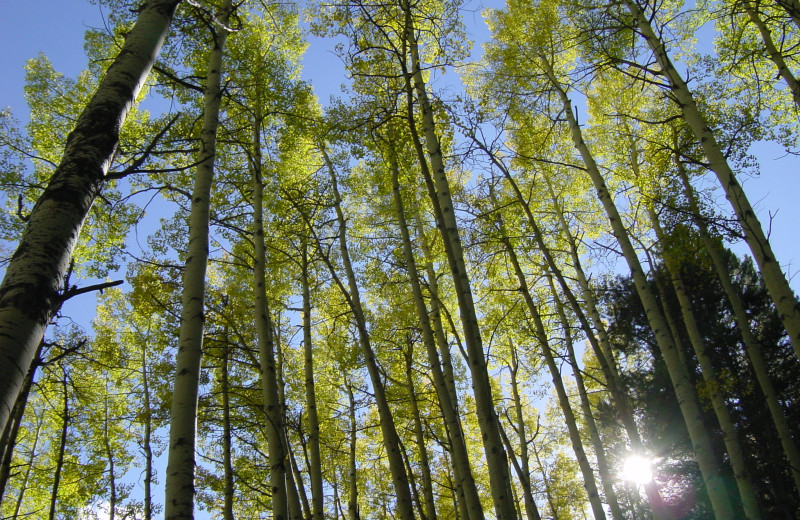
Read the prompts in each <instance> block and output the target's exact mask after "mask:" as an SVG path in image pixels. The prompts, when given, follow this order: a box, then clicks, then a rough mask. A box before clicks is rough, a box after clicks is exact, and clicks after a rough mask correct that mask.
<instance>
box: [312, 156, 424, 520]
mask: <svg viewBox="0 0 800 520" xmlns="http://www.w3.org/2000/svg"><path fill="white" fill-rule="evenodd" d="M321 152H322V155H323V157H324V159H325V163H326V165H327V167H328V170H329V173H330V179H331V187H332V189H333V196H334V209H335V210H336V218H337V220H338V222H339V248H340V250H341V254H342V263H343V264H344V268H345V272H346V274H347V284H348V288H345V287H344V285H343V284H340V289H341V291H342V294H343V295H344V296H345V299H346V300H347V303H348V305H349V306H350V309H351V310H352V312H353V317H354V320H355V323H356V327H357V328H358V334H359V345H360V347H361V351H362V353H363V355H364V362H365V364H366V366H367V372H368V373H369V378H370V382H371V383H372V390H373V392H374V395H375V403H376V405H377V408H378V415H379V416H380V419H381V421H380V422H381V433H382V434H383V445H384V447H385V448H386V456H387V458H388V460H389V471H390V473H391V475H392V484H393V486H394V490H395V493H396V504H395V506H396V510H397V514H398V516H399V517H400V518H401V519H402V520H413V519H414V504H413V500H412V498H411V490H410V488H409V483H408V474H407V473H406V469H405V464H404V463H403V456H402V453H401V450H402V447H401V445H400V436H399V435H398V434H397V429H396V427H395V424H394V418H393V416H392V411H391V408H390V407H389V401H388V399H387V398H386V388H385V386H384V384H383V379H381V374H380V370H379V368H378V362H377V359H376V357H375V351H374V350H373V349H372V345H371V344H370V337H369V330H368V329H367V323H366V318H365V316H364V308H363V306H362V305H361V296H360V294H359V290H358V283H357V281H356V275H355V272H354V271H353V264H352V262H351V261H350V253H349V252H348V248H347V222H346V220H345V218H344V213H343V212H342V207H341V203H342V198H341V195H340V194H339V187H338V182H337V180H336V171H335V169H334V167H333V163H332V162H331V160H330V158H329V157H328V154H327V151H325V149H324V147H323V148H322V149H321ZM329 267H330V268H331V273H332V274H333V268H332V266H331V265H329ZM337 280H338V278H337Z"/></svg>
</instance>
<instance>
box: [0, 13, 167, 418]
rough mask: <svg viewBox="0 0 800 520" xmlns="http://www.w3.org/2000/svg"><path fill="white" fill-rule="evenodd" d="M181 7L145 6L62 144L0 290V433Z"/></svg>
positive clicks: (57, 302) (55, 306)
mask: <svg viewBox="0 0 800 520" xmlns="http://www.w3.org/2000/svg"><path fill="white" fill-rule="evenodd" d="M179 3H180V0H149V1H148V2H146V3H145V4H144V5H143V7H142V10H141V12H140V13H139V18H138V20H137V21H136V25H134V26H133V28H132V29H131V31H130V32H129V33H128V36H127V37H126V39H125V43H124V45H123V47H122V49H121V50H120V53H119V54H118V55H117V58H116V59H115V60H114V63H112V64H111V67H109V69H108V71H106V74H105V76H104V77H103V79H102V80H101V82H100V84H99V85H98V87H97V90H96V91H95V94H94V96H93V97H92V99H91V101H89V103H88V104H87V105H86V108H85V109H84V111H83V112H82V113H81V115H80V116H79V118H78V121H77V122H76V124H75V128H74V129H73V130H72V132H71V133H70V134H69V137H68V138H67V142H66V146H65V149H64V155H63V156H62V159H61V163H60V164H59V165H58V167H57V168H56V170H55V172H54V173H53V176H52V177H51V179H50V182H49V184H48V186H47V188H46V189H45V191H44V193H42V196H41V197H40V198H39V200H38V202H37V203H36V205H35V206H34V208H33V210H32V211H31V214H30V216H29V219H28V223H27V225H26V227H25V231H24V233H23V234H22V238H21V239H20V242H19V245H18V246H17V250H16V252H15V253H14V255H13V256H12V257H11V261H10V262H9V264H8V267H7V268H6V274H5V277H4V278H3V282H2V285H0V431H3V430H4V429H5V427H6V423H7V422H8V419H9V416H10V415H11V410H12V408H13V406H14V403H15V402H16V399H17V395H18V394H19V391H20V388H22V385H23V381H24V379H25V374H26V373H27V372H28V370H29V368H30V366H31V361H33V359H34V356H35V354H36V349H37V347H38V345H39V342H40V341H41V340H42V337H43V336H44V331H45V328H47V324H48V323H49V322H50V318H51V317H52V315H53V312H54V309H56V308H57V307H58V305H59V290H60V288H61V284H62V281H63V279H64V275H65V273H66V272H67V269H68V267H69V263H70V260H71V259H72V252H73V250H74V248H75V244H76V243H77V241H78V236H79V234H80V232H81V227H82V226H83V222H84V220H85V219H86V215H87V214H88V213H89V209H90V208H91V206H92V203H93V202H94V199H95V197H96V196H97V195H98V193H100V190H101V189H102V187H103V184H104V181H105V175H106V172H107V171H108V168H109V166H110V164H111V161H112V158H113V156H114V154H115V152H116V149H117V143H118V141H119V131H120V128H121V127H122V125H123V123H124V122H125V118H126V117H127V114H128V111H129V110H130V107H131V106H132V105H133V103H134V101H135V99H136V96H137V95H138V94H139V90H140V88H141V86H142V85H143V84H144V80H145V78H146V77H147V75H148V74H149V73H150V68H151V67H152V65H153V62H154V61H155V59H156V56H157V55H158V52H159V51H160V49H161V45H162V43H163V41H164V38H165V36H166V34H167V29H168V28H169V24H170V22H171V21H172V17H173V14H174V13H175V9H176V8H177V6H178V4H179Z"/></svg>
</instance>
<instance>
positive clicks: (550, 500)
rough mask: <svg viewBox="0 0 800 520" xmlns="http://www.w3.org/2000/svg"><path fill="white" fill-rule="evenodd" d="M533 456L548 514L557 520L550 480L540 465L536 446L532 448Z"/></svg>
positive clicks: (556, 508) (542, 465)
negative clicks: (537, 467)
mask: <svg viewBox="0 0 800 520" xmlns="http://www.w3.org/2000/svg"><path fill="white" fill-rule="evenodd" d="M533 455H534V456H535V457H536V465H537V466H539V472H540V473H541V474H542V482H544V494H545V496H546V497H547V505H548V506H550V514H551V517H552V519H553V520H559V517H558V506H556V503H555V500H553V491H552V488H551V487H550V478H549V477H548V476H547V469H546V468H545V467H544V464H542V459H541V457H539V452H538V451H537V450H536V446H534V448H533Z"/></svg>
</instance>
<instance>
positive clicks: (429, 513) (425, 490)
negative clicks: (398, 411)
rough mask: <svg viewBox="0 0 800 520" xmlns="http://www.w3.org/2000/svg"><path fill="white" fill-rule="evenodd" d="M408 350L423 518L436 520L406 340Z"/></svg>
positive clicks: (411, 348) (411, 350) (409, 352)
mask: <svg viewBox="0 0 800 520" xmlns="http://www.w3.org/2000/svg"><path fill="white" fill-rule="evenodd" d="M407 343H408V348H407V349H406V351H405V352H404V353H403V354H404V357H405V361H406V385H408V397H409V405H410V406H411V416H412V418H413V419H414V437H415V439H416V441H417V449H418V450H419V465H420V470H421V474H422V494H423V496H424V497H425V500H424V504H425V508H424V510H425V518H427V520H436V500H435V499H434V497H433V479H432V478H431V465H430V460H429V457H428V449H427V447H426V446H425V434H424V432H423V431H422V419H421V418H420V415H419V405H418V404H417V393H416V392H415V391H414V377H413V366H414V343H413V341H412V340H411V338H408V342H407Z"/></svg>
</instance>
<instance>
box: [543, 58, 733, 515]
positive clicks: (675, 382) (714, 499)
mask: <svg viewBox="0 0 800 520" xmlns="http://www.w3.org/2000/svg"><path fill="white" fill-rule="evenodd" d="M540 59H541V62H542V65H543V67H544V69H545V72H546V73H547V75H548V77H549V79H550V82H551V84H552V87H553V88H554V89H555V91H556V93H557V94H558V96H559V97H560V98H561V101H562V103H563V105H564V114H565V115H566V117H567V121H568V123H569V126H570V130H571V132H572V140H573V142H574V145H575V148H576V149H577V150H578V152H579V153H580V155H581V157H582V159H583V162H584V164H585V166H586V172H587V173H588V174H589V176H590V178H591V180H592V184H594V187H595V190H596V191H597V197H598V199H599V200H600V202H601V204H602V205H603V208H604V209H605V211H606V214H607V215H608V219H609V222H610V224H611V229H612V232H613V234H614V236H615V237H616V239H617V242H618V243H619V245H620V248H621V249H622V254H623V256H624V257H625V260H626V262H627V263H628V267H629V269H630V271H631V277H632V278H633V281H634V285H635V286H636V292H637V293H638V295H639V299H640V300H641V301H642V306H643V307H644V310H645V314H646V316H647V321H648V322H649V324H650V328H651V329H652V331H653V334H654V335H655V337H656V342H657V343H658V347H659V350H660V351H661V354H662V356H663V357H664V362H665V363H666V366H667V371H668V372H669V376H670V380H671V381H672V387H673V389H674V390H675V395H676V397H677V399H678V405H679V406H680V409H681V414H682V415H683V419H684V422H685V423H686V428H687V430H688V432H689V437H690V438H691V441H692V446H693V448H694V452H695V457H696V459H697V463H698V465H699V466H700V472H701V474H702V475H703V481H704V483H705V485H706V490H707V492H708V496H709V498H710V499H711V504H712V507H713V509H714V514H715V515H716V518H717V519H719V520H723V519H727V518H733V517H734V512H733V506H732V505H731V502H730V499H729V498H728V495H727V491H726V489H725V485H724V482H723V477H722V475H721V473H720V469H719V466H718V464H717V461H716V459H715V456H714V451H713V449H712V446H711V439H710V438H709V436H708V432H707V431H706V429H705V426H704V425H703V421H702V413H701V411H700V405H699V403H698V402H697V396H696V394H695V390H694V386H693V385H692V383H691V381H690V379H689V374H688V372H687V368H686V365H685V363H683V362H682V361H681V358H680V352H679V350H678V349H677V348H676V346H675V343H674V341H673V339H672V336H671V335H670V333H669V331H668V330H667V325H666V323H664V318H663V317H662V315H661V312H660V311H659V308H658V302H657V300H656V298H655V295H654V294H653V292H652V291H651V289H650V285H649V283H648V281H647V277H646V276H645V274H644V270H643V269H642V266H641V263H640V262H639V257H638V256H637V254H636V250H635V249H634V248H633V244H632V243H631V240H630V237H629V236H628V232H627V230H626V229H625V226H624V225H623V223H622V218H621V217H620V215H619V211H618V210H617V207H616V205H615V204H614V201H613V200H612V198H611V194H610V193H609V191H608V188H607V187H606V184H605V180H604V179H603V176H602V175H601V173H600V169H599V168H598V166H597V163H596V162H595V160H594V157H593V156H592V153H591V151H590V150H589V147H588V146H587V145H586V142H585V141H584V140H583V134H582V132H581V129H580V126H579V125H578V121H577V120H576V119H575V116H574V112H573V110H572V103H571V102H570V100H569V97H568V96H567V94H566V92H565V91H564V90H563V87H562V86H561V84H560V83H559V82H558V79H557V78H556V76H555V73H554V72H553V69H552V65H551V64H550V62H548V61H547V60H546V59H545V58H544V57H540Z"/></svg>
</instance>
